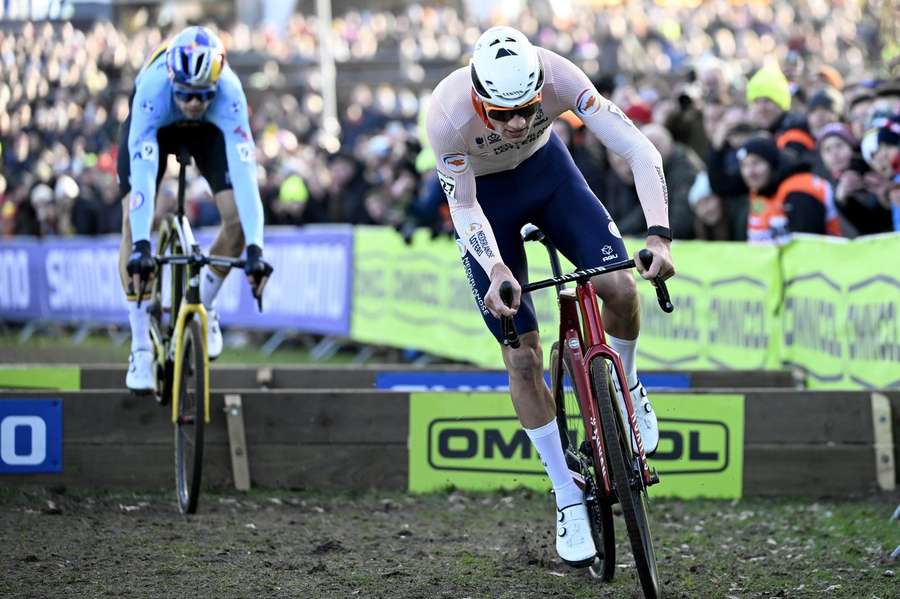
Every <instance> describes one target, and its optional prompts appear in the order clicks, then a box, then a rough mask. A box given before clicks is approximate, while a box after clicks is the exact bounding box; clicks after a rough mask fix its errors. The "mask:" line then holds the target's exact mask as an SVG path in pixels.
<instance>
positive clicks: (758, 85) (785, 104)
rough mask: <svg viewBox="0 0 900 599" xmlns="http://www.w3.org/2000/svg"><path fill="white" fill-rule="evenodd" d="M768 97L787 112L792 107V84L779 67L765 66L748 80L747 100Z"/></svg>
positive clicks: (751, 100)
mask: <svg viewBox="0 0 900 599" xmlns="http://www.w3.org/2000/svg"><path fill="white" fill-rule="evenodd" d="M757 98H768V99H769V100H772V101H773V102H775V104H777V105H778V107H779V108H781V109H782V110H784V111H785V112H787V111H788V110H790V108H791V86H790V84H789V83H788V80H787V79H786V78H785V76H784V73H782V72H781V69H779V68H778V67H763V68H761V69H760V70H758V71H756V74H755V75H753V77H751V78H750V81H749V82H747V102H753V101H754V100H756V99H757Z"/></svg>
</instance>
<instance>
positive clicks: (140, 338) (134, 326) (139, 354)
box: [119, 194, 154, 392]
mask: <svg viewBox="0 0 900 599" xmlns="http://www.w3.org/2000/svg"><path fill="white" fill-rule="evenodd" d="M129 199H130V195H129V194H126V195H125V197H124V198H122V241H121V242H120V244H119V278H120V281H121V283H122V290H123V291H124V292H125V296H126V298H127V299H128V324H129V325H130V326H131V355H130V356H129V358H128V361H129V365H128V373H127V375H126V378H125V384H126V386H127V387H129V388H131V389H133V390H135V391H139V392H145V391H149V390H151V389H153V384H154V383H153V371H152V368H153V353H152V349H153V344H152V342H151V340H150V314H149V313H148V312H147V308H148V302H142V303H141V307H140V308H138V306H137V294H138V289H135V287H134V283H133V281H132V280H131V277H129V276H128V271H127V270H126V268H125V265H126V264H127V262H128V258H129V256H130V255H131V222H130V221H129V218H128V213H129V211H130V201H129ZM148 287H149V285H148ZM149 298H150V292H149V291H145V293H144V299H145V300H146V299H149Z"/></svg>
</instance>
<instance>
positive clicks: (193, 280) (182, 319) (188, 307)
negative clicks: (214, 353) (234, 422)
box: [172, 246, 210, 424]
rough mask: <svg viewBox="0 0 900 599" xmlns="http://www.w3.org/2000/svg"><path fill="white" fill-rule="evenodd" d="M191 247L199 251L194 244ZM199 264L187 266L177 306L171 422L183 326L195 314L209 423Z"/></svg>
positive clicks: (178, 384) (177, 394)
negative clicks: (186, 277) (198, 325)
mask: <svg viewBox="0 0 900 599" xmlns="http://www.w3.org/2000/svg"><path fill="white" fill-rule="evenodd" d="M193 249H196V250H197V251H199V248H197V247H196V246H195V247H194V248H192V250H193ZM200 268H201V267H200V266H199V265H197V264H191V265H190V267H189V273H190V274H189V277H188V288H187V291H186V293H185V301H183V302H181V306H180V307H179V308H178V318H177V319H176V321H175V331H174V336H175V370H174V374H173V377H172V378H173V379H174V380H173V381H172V424H175V423H177V422H178V403H179V400H180V393H181V369H182V365H183V360H184V328H185V326H187V321H188V318H189V317H191V316H192V315H194V314H196V315H198V316H199V317H200V339H195V340H194V343H200V344H201V346H202V347H203V380H204V381H206V384H205V385H204V387H203V420H204V422H205V423H206V424H209V420H210V415H209V411H210V410H209V351H208V350H207V348H206V335H207V330H208V328H207V327H209V320H208V316H207V314H206V308H205V307H204V306H203V303H202V302H201V301H200Z"/></svg>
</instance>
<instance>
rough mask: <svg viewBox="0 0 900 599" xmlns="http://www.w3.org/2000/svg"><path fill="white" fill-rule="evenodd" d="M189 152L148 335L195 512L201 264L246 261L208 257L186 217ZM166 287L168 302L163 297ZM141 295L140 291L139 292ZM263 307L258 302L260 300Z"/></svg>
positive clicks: (199, 467) (203, 418) (181, 156)
mask: <svg viewBox="0 0 900 599" xmlns="http://www.w3.org/2000/svg"><path fill="white" fill-rule="evenodd" d="M190 161H191V157H190V154H189V153H188V152H187V151H186V150H184V149H182V150H181V151H179V153H178V163H179V165H180V168H179V172H178V207H177V209H176V212H175V214H172V215H169V216H167V217H166V218H165V220H164V221H163V222H162V225H161V226H160V233H159V244H158V245H157V254H156V256H155V260H156V265H157V274H158V276H156V277H155V278H154V279H153V287H152V295H151V297H150V307H149V312H150V336H151V339H152V341H153V347H154V357H155V362H156V398H157V401H158V402H159V404H160V405H162V406H165V405H168V404H170V403H171V406H172V424H173V425H174V426H175V490H176V494H177V495H178V507H179V509H180V510H181V511H182V513H186V514H193V513H194V512H196V511H197V502H198V500H199V497H200V485H201V481H202V472H203V429H204V426H205V425H206V424H209V419H210V408H209V353H208V350H207V347H206V339H207V337H206V335H207V327H208V326H209V323H208V319H207V314H206V309H205V308H204V307H203V304H202V302H201V301H200V271H201V269H202V268H203V266H205V265H213V266H220V267H225V268H243V267H244V264H245V261H244V260H240V259H235V258H226V257H223V256H207V255H205V254H204V253H203V251H202V250H201V249H200V246H199V244H198V243H197V241H196V240H195V239H194V233H193V231H192V230H191V225H190V222H189V221H188V219H187V216H185V214H184V193H185V169H186V167H187V165H188V164H190ZM166 289H168V293H169V296H168V300H169V301H168V302H164V301H163V300H164V293H165V290H166ZM139 297H143V290H142V291H141V293H140V294H139ZM258 302H259V307H260V309H262V299H261V298H258Z"/></svg>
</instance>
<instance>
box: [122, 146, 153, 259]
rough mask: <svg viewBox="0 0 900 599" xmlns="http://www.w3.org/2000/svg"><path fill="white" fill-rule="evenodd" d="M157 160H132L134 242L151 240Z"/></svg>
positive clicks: (130, 203) (131, 195)
mask: <svg viewBox="0 0 900 599" xmlns="http://www.w3.org/2000/svg"><path fill="white" fill-rule="evenodd" d="M156 170H157V162H156V161H155V160H143V159H138V160H132V162H131V192H130V193H129V197H128V210H129V212H128V221H129V224H130V225H131V239H132V241H133V242H134V243H137V242H138V241H149V240H150V229H151V227H152V225H153V206H154V199H155V197H156Z"/></svg>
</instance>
